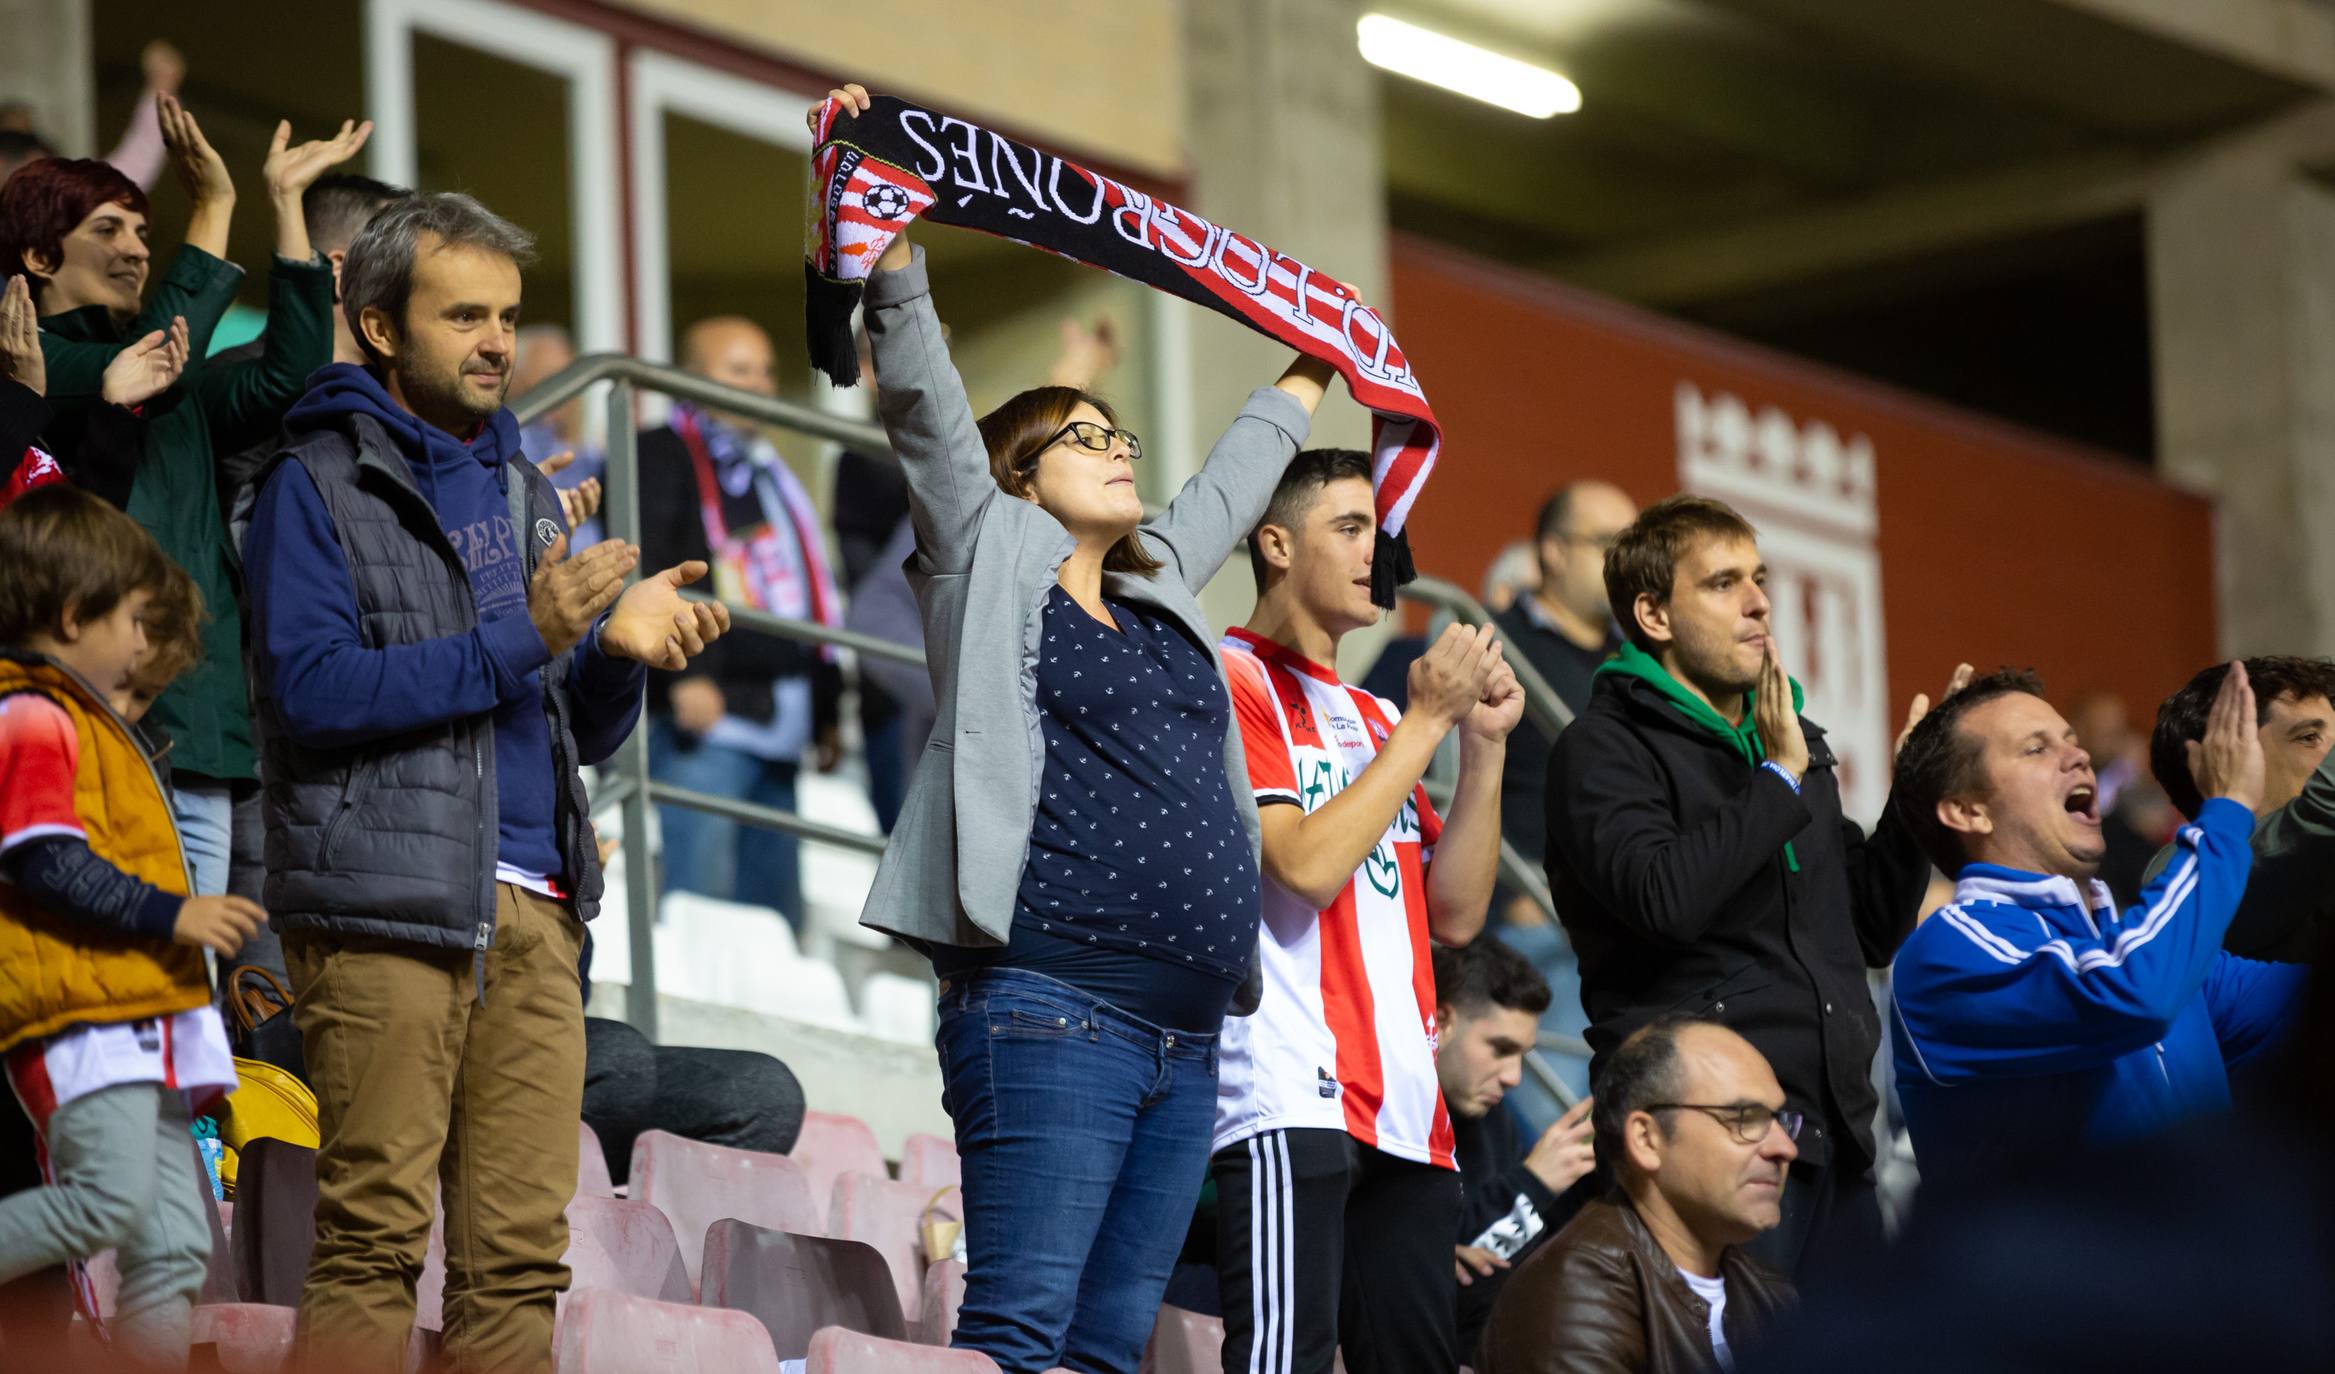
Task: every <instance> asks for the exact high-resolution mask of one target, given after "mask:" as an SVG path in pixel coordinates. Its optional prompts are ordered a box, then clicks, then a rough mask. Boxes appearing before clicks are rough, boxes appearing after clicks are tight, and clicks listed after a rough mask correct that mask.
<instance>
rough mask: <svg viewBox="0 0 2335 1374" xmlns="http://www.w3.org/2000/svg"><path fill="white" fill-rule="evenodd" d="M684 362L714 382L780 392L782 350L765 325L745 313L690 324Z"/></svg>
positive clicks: (766, 392) (761, 392) (685, 336)
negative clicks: (780, 355)
mask: <svg viewBox="0 0 2335 1374" xmlns="http://www.w3.org/2000/svg"><path fill="white" fill-rule="evenodd" d="M681 365H682V366H683V367H685V368H687V369H689V370H690V371H691V372H694V373H696V374H697V375H698V376H700V377H703V378H705V379H706V380H707V381H710V382H721V383H723V384H724V385H726V386H734V387H737V388H738V389H739V390H741V391H751V392H754V393H756V394H757V395H762V396H776V395H777V394H778V350H777V349H776V348H774V347H772V346H771V342H770V335H769V334H767V333H765V332H764V331H763V328H762V326H761V325H758V324H756V323H754V321H752V320H749V319H747V318H746V317H745V316H743V315H716V316H714V317H713V318H712V319H709V320H699V321H698V322H697V323H695V324H693V325H691V326H689V329H688V331H687V332H686V333H684V334H683V335H682V336H681Z"/></svg>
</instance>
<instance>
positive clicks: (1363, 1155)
mask: <svg viewBox="0 0 2335 1374" xmlns="http://www.w3.org/2000/svg"><path fill="white" fill-rule="evenodd" d="M1209 1171H1210V1173H1211V1174H1212V1175H1213V1176H1214V1178H1215V1180H1216V1199H1217V1209H1218V1224H1217V1270H1218V1274H1219V1276H1220V1281H1221V1283H1222V1292H1223V1297H1224V1370H1225V1374H1330V1369H1331V1364H1332V1361H1333V1360H1334V1359H1335V1357H1336V1355H1337V1352H1338V1349H1339V1347H1341V1346H1343V1347H1344V1350H1345V1356H1346V1369H1347V1371H1348V1374H1451V1371H1453V1370H1455V1369H1457V1368H1458V1367H1459V1353H1458V1350H1457V1346H1458V1336H1457V1334H1456V1331H1455V1328H1456V1324H1457V1318H1456V1311H1457V1303H1458V1291H1459V1289H1458V1282H1457V1280H1455V1279H1454V1278H1453V1277H1452V1268H1451V1266H1452V1237H1453V1235H1455V1234H1456V1233H1457V1232H1458V1230H1459V1174H1458V1173H1457V1172H1455V1171H1453V1170H1450V1169H1438V1168H1436V1167H1434V1166H1432V1165H1427V1164H1414V1163H1412V1162H1411V1161H1409V1160H1407V1159H1397V1158H1396V1157H1395V1156H1393V1155H1390V1154H1386V1153H1383V1152H1381V1151H1378V1150H1374V1149H1371V1148H1370V1147H1369V1146H1366V1145H1363V1144H1361V1143H1360V1142H1358V1141H1356V1140H1355V1139H1354V1138H1353V1137H1352V1136H1349V1135H1347V1134H1346V1133H1345V1132H1344V1131H1326V1130H1286V1131H1267V1132H1265V1133H1264V1134H1263V1135H1257V1136H1251V1137H1250V1138H1249V1139H1247V1140H1244V1141H1241V1142H1240V1143H1238V1144H1235V1145H1229V1146H1226V1147H1225V1148H1224V1149H1223V1150H1220V1151H1218V1152H1217V1154H1216V1156H1215V1158H1214V1159H1213V1160H1211V1161H1210V1163H1209Z"/></svg>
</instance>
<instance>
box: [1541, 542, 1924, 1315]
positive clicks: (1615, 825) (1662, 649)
mask: <svg viewBox="0 0 2335 1374" xmlns="http://www.w3.org/2000/svg"><path fill="white" fill-rule="evenodd" d="M1756 539H1757V536H1756V533H1755V532H1754V531H1753V529H1752V527H1751V526H1750V524H1749V523H1748V522H1746V521H1745V520H1744V519H1743V517H1742V516H1740V515H1738V514H1736V513H1735V512H1734V511H1733V510H1732V509H1730V508H1729V507H1727V506H1726V505H1724V504H1722V503H1721V502H1718V501H1713V500H1708V499H1705V498H1702V497H1694V496H1674V497H1672V498H1670V499H1669V500H1667V501H1664V502H1661V503H1660V504H1658V505H1656V506H1654V507H1652V508H1651V509H1649V510H1647V511H1646V513H1645V514H1644V515H1642V516H1640V517H1639V518H1638V520H1637V522H1636V523H1635V524H1633V525H1631V526H1630V527H1629V528H1628V529H1627V530H1625V531H1623V533H1622V536H1621V538H1620V539H1619V540H1618V541H1617V542H1616V543H1615V544H1614V547H1613V550H1612V552H1611V553H1609V554H1608V555H1607V557H1606V564H1605V570H1606V571H1605V575H1606V581H1607V583H1608V587H1609V590H1610V592H1611V595H1612V599H1613V606H1614V610H1615V612H1616V614H1617V615H1618V616H1619V617H1620V619H1621V622H1622V628H1623V631H1624V633H1625V634H1626V635H1627V636H1628V641H1627V642H1626V643H1624V644H1623V645H1622V647H1621V650H1620V652H1619V654H1618V655H1617V656H1616V657H1615V659H1614V660H1613V661H1612V662H1611V663H1608V664H1607V665H1606V666H1605V667H1604V668H1602V669H1600V670H1599V672H1598V675H1597V682H1596V686H1595V688H1594V690H1593V691H1592V692H1591V695H1590V700H1589V708H1588V709H1587V710H1586V711H1584V712H1582V713H1581V715H1580V717H1579V718H1578V719H1576V720H1575V722H1574V723H1573V725H1572V727H1571V728H1570V729H1568V730H1566V731H1565V732H1564V734H1563V735H1561V736H1559V737H1558V739H1557V743H1556V747H1555V749H1554V750H1553V751H1552V752H1551V754H1550V757H1549V793H1548V813H1549V846H1548V874H1549V886H1550V888H1551V890H1552V891H1553V892H1554V894H1555V896H1556V899H1557V910H1558V912H1559V913H1561V915H1562V917H1563V920H1564V923H1565V929H1566V932H1567V934H1569V935H1570V936H1571V937H1572V940H1573V948H1574V949H1575V950H1576V951H1577V952H1578V953H1579V955H1580V958H1581V983H1582V993H1581V997H1582V1002H1583V1004H1584V1006H1585V1008H1586V1009H1587V1011H1588V1013H1589V1020H1590V1026H1589V1036H1588V1038H1589V1044H1590V1048H1591V1050H1592V1051H1593V1052H1594V1055H1595V1063H1602V1062H1603V1061H1604V1060H1605V1059H1606V1058H1607V1057H1609V1056H1610V1055H1611V1054H1612V1053H1613V1051H1614V1049H1615V1047H1616V1046H1618V1045H1619V1044H1620V1043H1621V1042H1622V1040H1623V1039H1624V1037H1626V1036H1628V1035H1629V1033H1630V1032H1631V1031H1633V1030H1635V1029H1636V1028H1637V1027H1639V1026H1641V1025H1643V1024H1645V1023H1646V1022H1647V1021H1649V1020H1651V1019H1653V1018H1654V1017H1655V1016H1656V1015H1658V1014H1660V1013H1662V1012H1666V1011H1676V1012H1684V1013H1689V1014H1693V1015H1698V1016H1707V1017H1709V1018H1711V1019H1713V1020H1716V1021H1720V1022H1722V1023H1724V1024H1725V1025H1727V1026H1729V1027H1732V1028H1733V1029H1735V1030H1736V1031H1738V1032H1740V1033H1741V1034H1742V1035H1743V1037H1744V1038H1745V1039H1747V1040H1749V1041H1750V1042H1751V1043H1752V1044H1753V1045H1754V1046H1755V1047H1757V1048H1758V1050H1759V1052H1760V1053H1761V1054H1762V1055H1764V1056H1765V1057H1766V1058H1767V1060H1768V1062H1769V1063H1770V1064H1772V1065H1773V1066H1774V1067H1775V1071H1776V1076H1777V1078H1778V1079H1779V1080H1780V1081H1781V1082H1782V1084H1783V1086H1784V1091H1785V1094H1786V1096H1787V1097H1788V1099H1789V1106H1790V1108H1791V1110H1793V1111H1795V1112H1799V1113H1802V1114H1804V1115H1805V1116H1806V1117H1807V1118H1808V1129H1807V1130H1806V1131H1804V1132H1802V1133H1801V1135H1800V1138H1799V1158H1798V1160H1797V1161H1795V1162H1794V1164H1793V1165H1792V1177H1791V1186H1790V1188H1789V1189H1788V1191H1787V1193H1786V1195H1785V1198H1784V1217H1783V1222H1782V1224H1781V1225H1779V1226H1778V1227H1776V1228H1775V1229H1774V1230H1773V1231H1771V1232H1769V1233H1768V1234H1766V1235H1765V1236H1763V1237H1761V1240H1760V1242H1759V1243H1758V1245H1757V1246H1756V1249H1757V1250H1758V1251H1759V1253H1760V1254H1761V1256H1762V1257H1763V1258H1765V1259H1767V1260H1768V1261H1769V1262H1770V1263H1772V1264H1774V1265H1776V1266H1777V1267H1778V1268H1782V1269H1785V1270H1798V1269H1800V1268H1802V1267H1803V1266H1804V1265H1805V1264H1806V1263H1807V1262H1809V1260H1810V1259H1811V1258H1814V1257H1816V1256H1819V1255H1821V1254H1822V1253H1823V1252H1825V1251H1827V1250H1835V1249H1837V1250H1838V1251H1839V1252H1841V1253H1843V1254H1853V1253H1854V1252H1855V1251H1856V1250H1858V1249H1859V1248H1860V1247H1861V1246H1862V1245H1863V1244H1866V1243H1877V1242H1878V1241H1879V1239H1880V1206H1879V1203H1878V1201H1877V1199H1876V1197H1875V1194H1874V1191H1873V1178H1872V1165H1873V1160H1874V1157H1875V1146H1874V1140H1873V1113H1874V1108H1875V1106H1876V1105H1877V1098H1876V1096H1875V1092H1874V1088H1873V1079H1872V1067H1873V1055H1874V1051H1875V1050H1876V1048H1877V1047H1878V1046H1879V1044H1880V1039H1881V1022H1880V1017H1879V1015H1878V1014H1877V1013H1876V1011H1875V1010H1874V1007H1873V999H1872V996H1871V994H1870V992H1869V991H1868V988H1867V985H1866V982H1865V970H1866V969H1868V968H1880V967H1884V966H1886V965H1887V964H1888V963H1889V961H1890V958H1891V957H1892V956H1893V955H1894V954H1895V953H1896V951H1897V946H1898V945H1899V943H1900V942H1902V941H1903V940H1904V939H1905V937H1906V935H1907V933H1908V932H1910V931H1911V930H1912V929H1913V923H1914V917H1915V914H1916V912H1917V910H1918V908H1919V906H1920V902H1921V897H1922V892H1923V889H1924V887H1925V885H1926V884H1927V882H1928V879H1929V871H1930V866H1929V861H1928V860H1927V859H1925V858H1924V857H1923V856H1922V852H1921V849H1920V847H1919V846H1918V845H1917V844H1916V843H1915V842H1914V839H1913V836H1912V834H1911V833H1910V832H1909V831H1908V830H1907V829H1906V828H1905V827H1904V825H1903V824H1902V823H1901V822H1899V821H1898V820H1897V819H1896V817H1895V816H1894V815H1893V814H1892V813H1891V812H1890V811H1889V809H1888V808H1884V812H1883V816H1882V819H1881V822H1880V824H1879V825H1878V827H1876V829H1875V831H1874V833H1873V835H1872V836H1871V837H1870V838H1867V837H1866V835H1865V834H1864V832H1863V831H1861V830H1860V829H1859V828H1858V827H1857V826H1856V825H1855V824H1854V823H1853V822H1850V821H1847V820H1845V819H1843V818H1842V815H1841V805H1840V786H1839V782H1838V780H1837V778H1836V777H1835V775H1834V769H1835V765H1836V759H1835V756H1834V754H1833V751H1832V747H1831V745H1830V744H1829V743H1828V742H1827V741H1826V739H1825V736H1824V732H1823V731H1822V730H1821V729H1818V728H1817V727H1816V726H1815V725H1813V724H1811V723H1810V722H1807V721H1804V720H1802V719H1801V718H1800V715H1799V706H1800V698H1801V694H1800V686H1799V684H1798V683H1797V682H1792V681H1791V680H1790V679H1789V678H1788V677H1786V675H1785V673H1784V670H1783V667H1782V665H1781V663H1780V662H1779V661H1778V659H1777V656H1776V649H1775V645H1774V643H1773V641H1772V638H1771V636H1770V632H1769V621H1768V609H1769V607H1768V598H1767V592H1766V582H1767V569H1766V567H1765V565H1763V564H1762V563H1761V562H1760V558H1759V547H1758V544H1757V542H1756ZM1968 673H1969V669H1968V667H1967V666H1965V667H1963V668H1961V669H1959V670H1957V673H1956V685H1959V683H1960V682H1961V681H1962V680H1963V679H1964V678H1966V677H1967V675H1968ZM1948 690H1949V691H1951V690H1953V688H1952V687H1951V686H1950V687H1949V688H1948ZM1928 706H1929V702H1928V698H1927V697H1916V698H1915V699H1914V705H1913V711H1912V719H1911V720H1908V722H1907V725H1906V728H1907V729H1909V730H1910V729H1911V728H1912V721H1913V720H1918V719H1919V718H1920V717H1921V715H1922V714H1923V713H1924V712H1926V711H1927V710H1928ZM1900 738H1902V736H1901V737H1900ZM1595 1072H1596V1069H1595V1067H1594V1065H1593V1068H1592V1074H1593V1075H1594V1074H1595Z"/></svg>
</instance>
